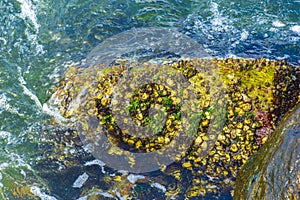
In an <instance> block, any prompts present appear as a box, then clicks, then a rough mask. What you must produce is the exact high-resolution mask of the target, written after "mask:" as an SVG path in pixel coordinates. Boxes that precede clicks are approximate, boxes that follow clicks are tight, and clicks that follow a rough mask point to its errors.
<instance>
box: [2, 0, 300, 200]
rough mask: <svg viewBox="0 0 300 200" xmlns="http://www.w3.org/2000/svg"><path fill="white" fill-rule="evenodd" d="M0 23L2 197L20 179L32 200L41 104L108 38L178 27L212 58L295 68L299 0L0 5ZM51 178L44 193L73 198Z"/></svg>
mask: <svg viewBox="0 0 300 200" xmlns="http://www.w3.org/2000/svg"><path fill="white" fill-rule="evenodd" d="M0 18H1V20H0V119H1V120H0V146H1V149H2V150H1V151H0V183H1V184H0V191H2V192H3V193H4V194H5V195H7V196H10V192H11V190H12V188H14V187H15V185H14V184H19V183H20V184H21V185H22V180H23V179H24V178H25V181H26V184H25V185H30V186H32V187H33V186H34V188H33V190H34V191H35V192H34V193H35V195H36V196H40V197H41V198H44V199H46V198H50V197H47V196H46V194H45V193H44V191H43V189H44V188H43V186H44V185H45V182H47V180H46V181H45V180H43V179H42V178H37V176H36V171H35V170H34V166H35V161H36V160H37V159H38V156H37V153H36V146H37V144H39V143H41V142H43V135H42V133H41V132H42V130H44V129H43V128H42V127H44V124H45V120H47V119H49V115H48V114H49V112H50V111H48V110H46V109H45V107H44V109H43V104H44V103H46V102H47V100H48V99H49V98H50V95H51V91H52V89H53V87H54V86H55V85H56V83H57V82H58V81H59V79H60V77H61V75H62V73H63V72H64V71H65V69H66V67H67V66H68V65H71V64H76V63H80V61H81V60H82V59H83V58H85V57H86V56H87V54H88V53H89V52H90V51H91V50H92V49H93V48H94V47H95V46H97V45H98V44H99V43H100V42H102V41H103V40H104V39H106V38H108V37H110V36H113V35H115V34H117V33H120V32H122V31H125V30H129V29H131V28H133V27H177V28H178V29H179V31H180V32H181V33H183V34H186V35H187V36H189V37H191V38H193V39H194V40H196V41H197V42H199V43H200V44H202V45H203V46H204V48H205V49H206V51H207V52H208V53H209V54H210V55H211V56H216V57H250V58H260V57H265V58H269V59H278V60H281V59H285V60H287V61H288V62H290V63H292V64H294V65H300V53H299V52H300V1H298V0H293V1H292V0H289V1H288V0H286V1H283V0H282V1H257V0H253V1H247V2H245V1H234V2H232V1H227V0H226V1H197V0H190V1H189V0H186V1H184V0H182V1H180V0H177V1H175V0H173V1H167V0H161V1H160V0H135V1H134V0H132V1H130V0H127V1H125V0H118V1H111V0H86V1H83V0H69V1H63V0H40V1H38V0H1V1H0ZM79 175H80V174H79ZM56 178H57V179H56V180H52V181H57V182H58V183H61V187H57V188H56V189H57V192H56V191H52V193H53V194H49V193H47V194H48V195H50V196H53V198H54V196H58V195H57V193H61V194H62V193H64V192H62V191H70V194H69V195H67V194H66V196H68V197H70V196H72V195H73V193H72V192H71V190H64V189H65V188H64V184H62V182H63V181H62V180H59V178H61V177H56ZM64 178H65V177H64ZM49 179H50V177H49ZM70 181H71V180H70ZM23 184H24V183H23ZM139 187H141V188H142V186H139ZM159 187H160V186H157V187H153V188H152V189H151V191H149V194H152V193H155V192H157V191H162V190H159V189H158V188H159ZM103 192H105V189H104V191H103ZM105 194H106V193H105ZM105 194H104V195H105ZM76 195H77V194H75V193H74V196H76ZM106 195H107V196H109V195H111V194H109V193H107V194H106ZM162 195H163V194H162ZM0 197H1V196H0ZM1 198H4V197H3V196H2V197H1ZM149 198H150V196H149ZM50 199H51V198H50ZM74 199H76V197H74Z"/></svg>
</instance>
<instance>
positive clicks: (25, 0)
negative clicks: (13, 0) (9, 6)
mask: <svg viewBox="0 0 300 200" xmlns="http://www.w3.org/2000/svg"><path fill="white" fill-rule="evenodd" d="M17 1H18V2H19V3H20V4H21V13H20V15H19V16H20V17H21V18H22V19H23V20H24V21H26V20H27V19H29V20H30V22H31V23H32V24H33V26H34V29H35V31H36V33H35V34H32V33H31V32H30V31H29V30H28V29H27V30H26V31H25V34H26V36H27V38H28V40H29V41H31V42H32V43H33V45H35V46H36V53H37V54H40V53H44V50H43V46H42V45H40V44H39V43H38V39H37V37H38V33H39V28H40V24H39V23H38V20H37V16H36V11H35V10H36V8H35V7H34V6H33V5H32V3H31V1H29V0H17Z"/></svg>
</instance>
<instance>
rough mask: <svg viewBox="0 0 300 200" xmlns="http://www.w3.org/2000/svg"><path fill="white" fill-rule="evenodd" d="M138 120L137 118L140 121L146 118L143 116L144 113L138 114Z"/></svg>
mask: <svg viewBox="0 0 300 200" xmlns="http://www.w3.org/2000/svg"><path fill="white" fill-rule="evenodd" d="M136 118H137V119H138V120H142V119H143V118H144V116H143V114H142V113H138V114H137V116H136Z"/></svg>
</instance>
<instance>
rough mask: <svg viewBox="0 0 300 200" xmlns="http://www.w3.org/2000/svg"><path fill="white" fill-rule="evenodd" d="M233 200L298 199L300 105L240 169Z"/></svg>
mask: <svg viewBox="0 0 300 200" xmlns="http://www.w3.org/2000/svg"><path fill="white" fill-rule="evenodd" d="M234 199H239V200H240V199H295V200H296V199H300V105H298V106H297V107H296V108H295V109H294V110H293V112H291V113H290V114H289V115H287V116H286V117H285V118H284V119H283V121H282V122H281V125H280V126H279V127H278V129H277V130H276V131H275V133H274V135H272V137H271V138H270V140H269V142H268V143H267V144H266V145H264V146H263V147H262V148H261V149H260V150H259V151H258V152H257V153H256V154H255V155H254V156H253V157H252V158H251V159H250V160H249V161H248V162H247V163H246V164H245V165H244V166H243V168H242V169H241V171H240V172H239V174H238V177H237V182H236V186H235V191H234Z"/></svg>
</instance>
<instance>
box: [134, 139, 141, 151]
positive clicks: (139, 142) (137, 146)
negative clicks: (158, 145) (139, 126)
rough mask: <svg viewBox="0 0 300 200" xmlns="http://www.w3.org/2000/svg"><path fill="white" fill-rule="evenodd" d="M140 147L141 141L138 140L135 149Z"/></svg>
mask: <svg viewBox="0 0 300 200" xmlns="http://www.w3.org/2000/svg"><path fill="white" fill-rule="evenodd" d="M141 146H142V142H141V140H138V141H137V142H136V143H135V147H136V148H137V149H138V148H140V147H141Z"/></svg>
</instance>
